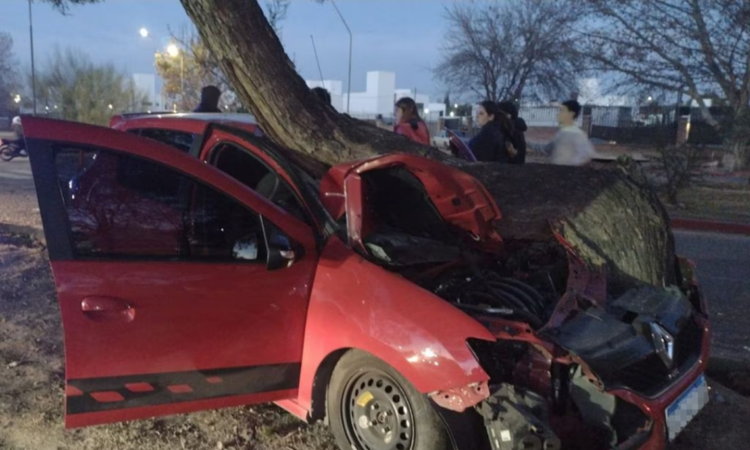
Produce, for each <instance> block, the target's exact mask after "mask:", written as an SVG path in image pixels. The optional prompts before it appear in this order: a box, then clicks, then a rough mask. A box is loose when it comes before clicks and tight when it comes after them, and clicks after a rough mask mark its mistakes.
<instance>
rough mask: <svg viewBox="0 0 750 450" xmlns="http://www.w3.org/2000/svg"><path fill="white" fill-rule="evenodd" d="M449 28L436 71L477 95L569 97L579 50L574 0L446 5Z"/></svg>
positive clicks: (458, 88) (497, 98) (458, 87)
mask: <svg viewBox="0 0 750 450" xmlns="http://www.w3.org/2000/svg"><path fill="white" fill-rule="evenodd" d="M445 18H446V20H447V22H448V27H447V29H448V30H450V31H449V32H448V33H447V34H446V37H445V44H444V46H443V48H442V54H443V55H444V56H443V58H442V60H441V62H440V63H439V64H438V66H437V67H436V68H435V70H434V73H435V75H436V77H437V78H438V79H439V80H441V81H443V82H444V83H445V84H446V85H448V86H449V87H451V88H453V89H454V90H456V91H458V92H459V93H468V92H473V93H474V94H476V96H477V97H479V98H481V99H489V100H495V101H500V100H503V99H514V100H517V99H520V98H521V97H525V98H531V99H535V100H543V99H549V98H560V97H567V96H568V94H569V92H571V91H572V90H575V89H576V84H577V81H578V79H579V77H580V75H581V74H580V69H581V65H580V61H581V56H580V55H579V53H578V51H577V50H576V28H577V27H578V26H579V25H580V23H581V8H580V7H579V6H578V4H577V3H571V2H558V1H555V0H540V1H524V2H502V3H500V4H495V3H490V4H483V5H477V4H474V3H463V2H457V3H455V4H454V5H453V6H452V7H448V8H446V10H445Z"/></svg>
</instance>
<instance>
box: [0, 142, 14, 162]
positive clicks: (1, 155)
mask: <svg viewBox="0 0 750 450" xmlns="http://www.w3.org/2000/svg"><path fill="white" fill-rule="evenodd" d="M0 159H2V160H3V161H6V162H7V161H10V160H11V159H13V149H12V148H10V147H9V146H7V145H3V146H2V147H0Z"/></svg>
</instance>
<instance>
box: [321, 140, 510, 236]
mask: <svg viewBox="0 0 750 450" xmlns="http://www.w3.org/2000/svg"><path fill="white" fill-rule="evenodd" d="M391 167H401V168H404V169H406V170H408V171H409V173H411V174H412V175H414V176H415V177H416V178H417V179H418V180H419V181H420V182H421V183H422V185H423V186H424V189H425V192H426V193H427V195H428V196H429V198H430V200H431V201H432V202H433V204H434V206H435V207H436V209H437V210H438V212H439V213H440V215H441V216H442V218H443V219H444V220H445V221H446V222H447V223H448V224H450V225H452V226H453V227H455V228H458V229H460V230H463V231H465V232H466V233H467V234H468V235H469V236H470V237H471V238H472V239H474V240H475V241H481V242H482V243H483V244H484V245H485V246H486V247H487V249H497V248H499V247H500V245H501V244H502V239H501V237H500V235H499V234H498V233H497V231H496V229H495V222H496V221H497V220H499V219H500V218H501V214H500V209H499V208H498V206H497V204H495V201H494V200H493V199H492V196H491V195H490V194H489V192H487V189H486V188H485V187H484V185H482V183H480V182H479V181H478V180H477V179H475V178H474V177H472V176H471V175H469V174H467V173H465V172H462V171H461V170H458V169H455V168H453V167H450V166H448V165H446V164H443V163H440V162H437V161H434V160H431V159H427V158H424V157H421V156H416V155H409V154H403V153H396V154H391V155H386V156H380V157H375V158H372V159H367V160H363V161H362V160H361V161H355V162H351V163H344V164H339V165H336V166H334V167H332V168H331V169H330V170H329V171H328V173H327V174H326V175H325V176H324V177H323V180H321V183H320V197H321V201H322V202H323V205H324V206H325V207H326V209H327V210H328V212H329V213H330V214H331V216H332V217H333V218H334V219H336V220H338V219H340V218H341V217H342V216H343V215H344V213H345V212H346V211H347V198H346V192H345V191H346V189H345V187H344V186H345V185H346V180H347V178H348V177H350V176H352V175H354V176H357V175H361V174H363V173H365V172H368V171H373V170H378V169H386V168H391ZM350 201H351V200H350Z"/></svg>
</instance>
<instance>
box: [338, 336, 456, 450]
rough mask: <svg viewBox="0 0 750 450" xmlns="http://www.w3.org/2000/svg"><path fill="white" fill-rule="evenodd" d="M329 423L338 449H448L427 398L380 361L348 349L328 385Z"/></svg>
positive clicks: (442, 427) (449, 444)
mask: <svg viewBox="0 0 750 450" xmlns="http://www.w3.org/2000/svg"><path fill="white" fill-rule="evenodd" d="M327 410H328V421H329V425H330V427H331V432H332V433H333V436H334V437H335V438H336V443H337V444H338V446H339V448H341V449H342V450H449V449H451V448H452V444H451V440H450V437H449V436H448V433H447V431H446V429H445V426H444V425H443V422H442V421H441V420H440V417H438V415H437V413H436V412H435V410H434V409H433V407H432V404H431V403H430V401H429V399H428V398H427V397H426V396H425V395H423V394H421V393H419V392H418V391H417V390H416V389H414V387H413V386H412V385H411V383H409V382H408V381H407V380H406V379H405V378H404V377H403V376H401V374H399V373H398V372H396V371H395V370H394V369H393V368H392V367H390V366H389V365H388V364H386V363H384V362H383V361H381V360H379V359H377V358H375V357H373V356H371V355H368V354H366V353H363V352H360V351H356V350H352V351H349V352H348V353H346V354H345V355H344V356H343V357H342V358H341V359H340V360H339V362H338V364H336V368H335V370H334V372H333V375H332V376H331V382H330V384H329V386H328V398H327Z"/></svg>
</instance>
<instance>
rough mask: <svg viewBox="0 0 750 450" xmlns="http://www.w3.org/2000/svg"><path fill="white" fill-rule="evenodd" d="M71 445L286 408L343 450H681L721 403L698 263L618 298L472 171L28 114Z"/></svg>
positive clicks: (240, 127)
mask: <svg viewBox="0 0 750 450" xmlns="http://www.w3.org/2000/svg"><path fill="white" fill-rule="evenodd" d="M23 124H24V129H25V135H26V140H27V148H28V149H29V153H30V159H31V166H32V170H33V175H34V180H35V183H36V188H37V193H38V199H39V205H40V210H41V215H42V219H43V224H44V230H45V234H46V239H47V246H48V251H49V257H50V261H51V265H52V270H53V273H54V277H55V283H56V287H57V294H58V298H59V302H60V310H61V314H62V319H63V327H64V333H65V352H66V382H67V384H66V386H67V387H66V406H65V410H66V418H65V423H66V426H68V427H81V426H88V425H94V424H101V423H108V422H117V421H124V420H132V419H140V418H145V417H152V416H160V415H168V414H177V413H184V412H190V411H198V410H204V409H213V408H221V407H228V406H236V405H247V404H254V403H263V402H276V403H277V404H278V405H280V406H281V407H282V408H284V409H286V410H288V411H289V412H291V413H292V414H294V415H296V416H298V417H300V418H301V419H303V420H308V421H315V420H323V419H327V421H328V423H329V424H330V427H331V429H332V431H333V433H334V435H335V437H336V439H337V441H338V443H339V445H340V447H341V448H342V449H399V450H406V449H411V450H428V449H429V450H436V449H449V448H459V449H475V448H492V449H496V450H500V449H516V448H543V449H548V450H549V449H557V448H561V446H562V448H586V449H589V448H593V449H596V448H618V449H642V450H645V449H648V450H657V449H664V448H665V446H666V445H667V443H668V442H669V441H670V440H672V439H673V438H674V437H675V436H676V435H677V434H678V433H679V432H680V431H681V430H682V429H683V427H684V426H685V425H686V424H687V422H688V421H689V420H690V419H691V418H692V417H694V416H695V415H696V414H697V412H698V410H700V409H701V408H702V407H703V406H704V405H705V404H706V402H707V401H708V391H707V386H706V381H705V378H704V376H703V372H704V369H705V367H706V363H707V357H708V347H709V340H710V326H709V321H708V314H707V310H706V305H705V303H704V300H703V298H702V297H701V294H700V290H699V287H698V284H697V282H696V279H695V277H694V275H693V269H692V265H691V264H690V263H689V262H688V261H686V260H685V259H682V258H676V259H675V270H676V271H677V272H678V278H677V279H678V280H680V282H679V285H678V286H669V287H666V288H656V287H633V288H631V289H629V290H626V291H624V292H616V291H615V290H614V288H612V287H608V286H607V285H606V278H605V277H604V276H603V275H602V273H599V272H597V271H595V270H593V269H589V268H587V267H586V265H584V264H583V263H582V261H580V260H579V259H578V257H577V256H576V255H575V254H574V253H573V252H572V251H571V250H566V248H569V247H566V246H565V244H566V243H565V242H560V246H559V247H552V246H548V248H546V249H540V248H539V246H536V245H535V244H532V243H530V244H529V245H520V246H519V245H514V246H509V245H507V246H506V245H504V243H503V241H502V239H501V237H500V236H499V235H498V234H497V233H496V231H495V227H494V224H495V222H496V221H498V220H501V215H500V211H499V209H498V206H497V205H496V204H495V203H494V201H493V200H492V198H491V197H490V195H489V194H488V192H487V190H486V189H485V188H484V186H483V185H482V184H481V183H479V182H478V181H477V180H476V179H474V178H472V177H471V176H469V175H467V174H466V173H464V172H461V171H459V170H456V169H453V168H451V167H448V166H446V165H443V164H441V163H438V162H434V161H431V160H428V159H425V158H421V157H417V156H411V155H406V154H392V155H388V156H382V157H377V158H372V159H369V160H366V161H357V162H352V163H347V164H342V165H339V166H335V167H333V168H331V169H330V170H328V171H327V173H325V175H323V176H317V175H316V172H315V171H314V170H312V169H311V167H312V165H311V164H310V163H309V161H306V160H305V158H303V157H300V156H298V155H297V156H295V154H294V153H293V152H289V151H287V150H284V149H280V148H278V147H276V146H275V145H273V144H272V143H271V142H270V141H268V140H267V139H265V138H263V137H259V136H258V135H259V134H261V133H259V130H258V129H257V127H256V125H255V124H254V123H253V121H252V118H251V117H250V116H231V115H221V114H212V115H204V114H186V115H180V114H176V115H143V116H127V117H117V118H115V119H113V122H112V126H113V128H114V129H107V128H102V127H95V126H89V125H83V124H78V123H70V122H63V121H55V120H47V119H41V118H34V117H24V118H23Z"/></svg>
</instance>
